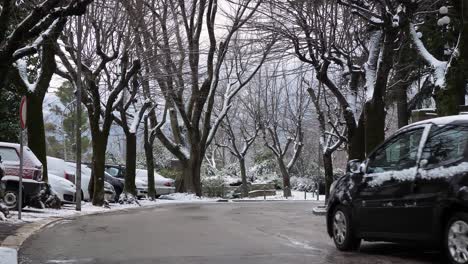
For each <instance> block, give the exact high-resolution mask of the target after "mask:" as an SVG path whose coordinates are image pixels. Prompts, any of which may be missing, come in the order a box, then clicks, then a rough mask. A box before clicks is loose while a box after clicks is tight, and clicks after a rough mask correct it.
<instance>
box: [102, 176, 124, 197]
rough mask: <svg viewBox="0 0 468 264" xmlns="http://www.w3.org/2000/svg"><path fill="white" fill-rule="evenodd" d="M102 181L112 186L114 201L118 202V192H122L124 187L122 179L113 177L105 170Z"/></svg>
mask: <svg viewBox="0 0 468 264" xmlns="http://www.w3.org/2000/svg"><path fill="white" fill-rule="evenodd" d="M104 181H106V182H108V183H110V184H111V185H112V187H114V191H115V202H118V200H119V197H120V194H121V193H122V192H123V189H124V180H122V179H119V178H116V177H113V176H112V175H110V174H109V173H107V171H105V172H104Z"/></svg>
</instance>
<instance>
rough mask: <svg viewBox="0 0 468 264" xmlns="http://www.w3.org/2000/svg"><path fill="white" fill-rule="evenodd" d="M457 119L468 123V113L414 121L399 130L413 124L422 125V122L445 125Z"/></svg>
mask: <svg viewBox="0 0 468 264" xmlns="http://www.w3.org/2000/svg"><path fill="white" fill-rule="evenodd" d="M458 121H460V122H467V123H468V115H452V116H443V117H437V118H431V119H426V120H423V121H419V122H415V123H412V124H409V125H407V126H404V127H403V128H401V129H400V130H403V129H406V128H409V127H413V126H417V125H424V124H434V125H437V126H445V125H448V124H451V123H454V122H458Z"/></svg>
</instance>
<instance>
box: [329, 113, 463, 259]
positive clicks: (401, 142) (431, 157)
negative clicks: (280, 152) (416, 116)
mask: <svg viewBox="0 0 468 264" xmlns="http://www.w3.org/2000/svg"><path fill="white" fill-rule="evenodd" d="M467 143H468V116H467V115H460V116H451V117H442V118H435V119H429V120H425V121H421V122H417V123H414V124H411V125H408V126H406V127H404V128H402V129H400V130H398V132H396V133H395V134H394V135H393V136H391V137H390V138H389V139H387V140H386V141H385V142H384V143H383V144H381V145H380V146H379V147H377V148H376V150H374V151H373V152H372V153H371V154H370V155H369V156H368V158H367V159H366V160H365V161H364V162H362V163H361V162H358V161H356V160H353V161H350V162H349V163H348V169H347V174H346V175H345V176H343V177H341V178H340V179H338V180H337V181H336V182H334V183H333V184H332V187H331V190H330V198H329V201H328V204H327V231H328V234H329V235H330V236H331V237H332V238H333V240H334V242H335V245H336V247H337V248H338V249H339V250H354V249H357V248H358V247H359V245H360V242H361V240H366V241H391V242H400V241H411V242H413V243H414V242H416V243H421V244H429V245H436V246H442V249H443V250H444V252H445V254H446V256H447V262H448V263H468V251H467V249H468V146H467V145H468V144H467Z"/></svg>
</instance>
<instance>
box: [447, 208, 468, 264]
mask: <svg viewBox="0 0 468 264" xmlns="http://www.w3.org/2000/svg"><path fill="white" fill-rule="evenodd" d="M444 242H445V243H444V247H445V252H446V256H447V258H448V261H449V263H454V264H455V263H456V264H464V263H468V214H466V213H457V214H455V215H454V216H453V217H452V218H451V219H450V220H449V222H448V224H447V226H446V229H445V241H444Z"/></svg>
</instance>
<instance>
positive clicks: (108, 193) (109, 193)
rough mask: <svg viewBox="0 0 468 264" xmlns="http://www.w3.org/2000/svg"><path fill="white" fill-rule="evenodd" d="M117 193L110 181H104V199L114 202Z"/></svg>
mask: <svg viewBox="0 0 468 264" xmlns="http://www.w3.org/2000/svg"><path fill="white" fill-rule="evenodd" d="M115 197H116V194H115V190H114V187H112V184H110V183H108V182H106V181H105V182H104V199H105V200H106V201H109V202H114V201H115V200H116V199H115Z"/></svg>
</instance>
